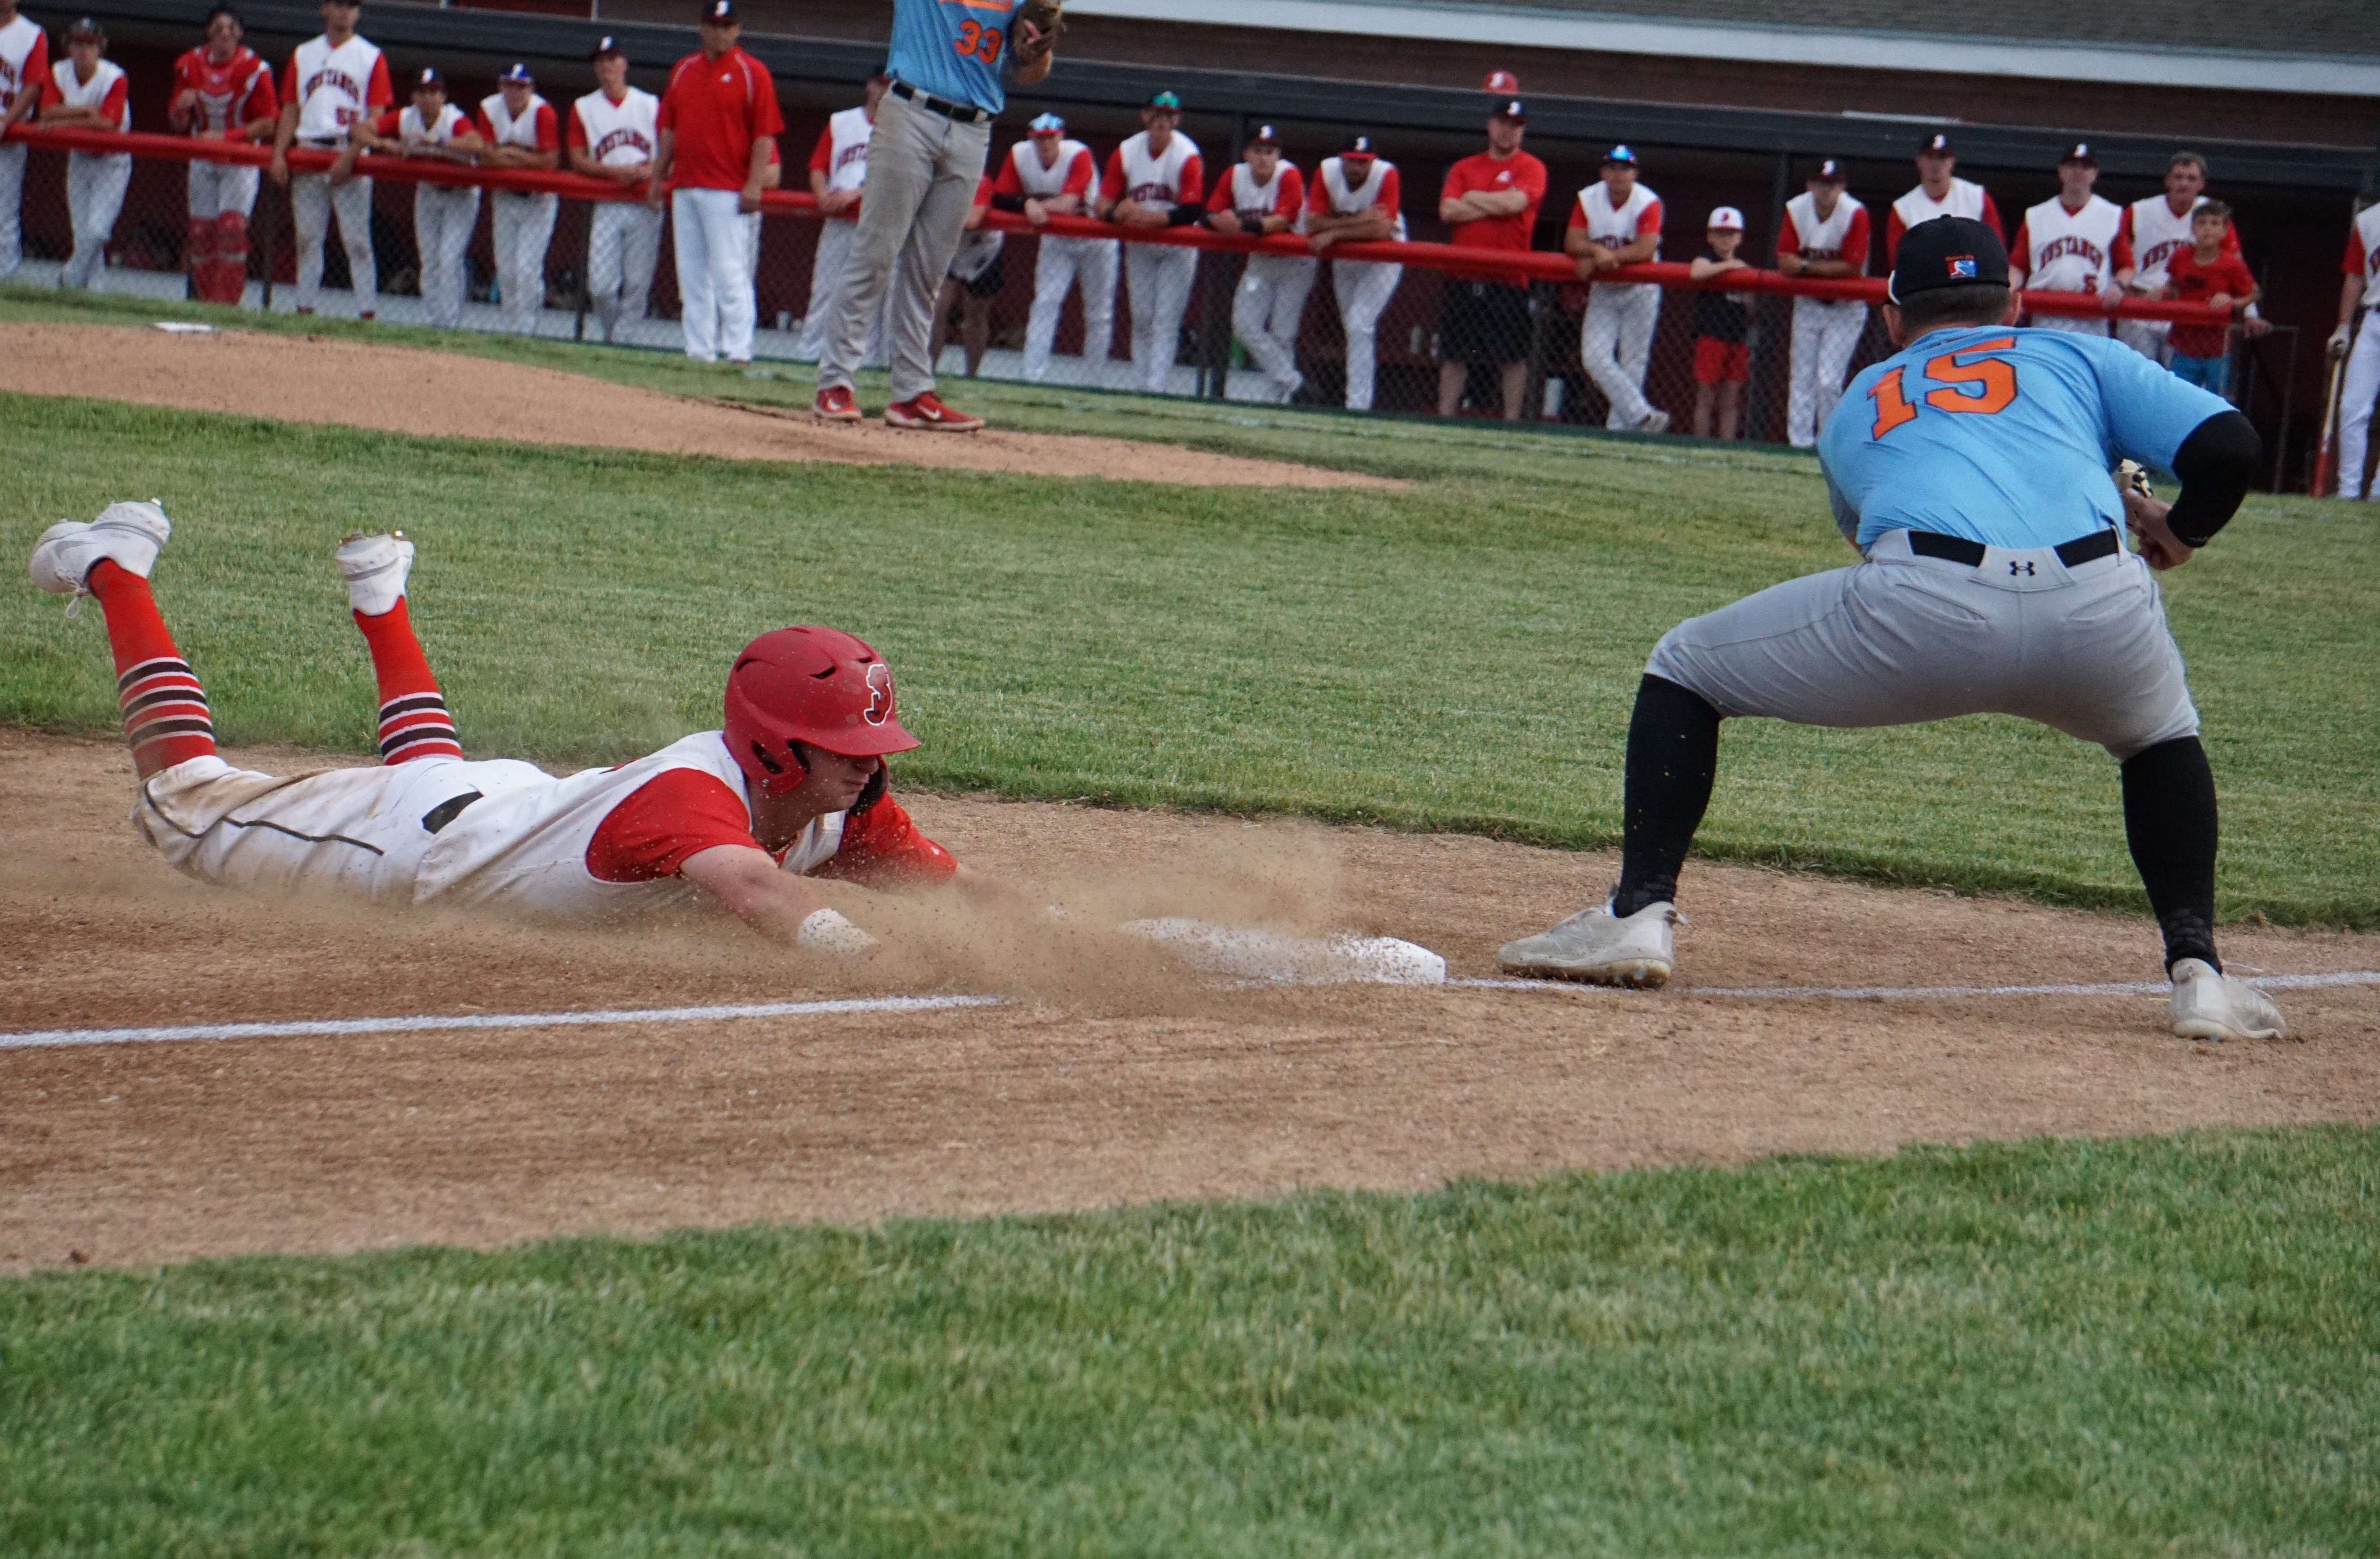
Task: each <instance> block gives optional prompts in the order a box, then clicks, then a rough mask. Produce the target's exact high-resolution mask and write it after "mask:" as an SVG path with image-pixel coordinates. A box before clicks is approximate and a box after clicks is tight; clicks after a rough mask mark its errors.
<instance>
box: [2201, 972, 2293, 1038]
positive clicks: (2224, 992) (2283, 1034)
mask: <svg viewBox="0 0 2380 1559" xmlns="http://www.w3.org/2000/svg"><path fill="white" fill-rule="evenodd" d="M2173 1031H2174V1033H2175V1034H2177V1035H2179V1036H2180V1038H2182V1039H2185V1040H2216V1041H2222V1040H2278V1039H2285V1038H2287V1037H2288V1035H2289V1022H2288V1020H2287V1019H2286V1018H2284V1017H2281V1009H2280V1008H2278V1007H2277V1006H2275V1005H2273V999H2272V998H2271V997H2270V996H2267V995H2265V993H2263V992H2262V991H2259V990H2257V989H2256V988H2255V987H2254V986H2253V985H2251V984H2249V983H2248V982H2247V981H2246V980H2234V979H2233V978H2232V977H2231V976H2229V975H2228V974H2222V973H2219V972H2217V971H2216V968H2215V966H2214V965H2212V964H2210V963H2207V962H2206V961H2205V960H2204V959H2203V958H2184V959H2183V960H2181V962H2180V963H2178V964H2176V965H2174V966H2173Z"/></svg>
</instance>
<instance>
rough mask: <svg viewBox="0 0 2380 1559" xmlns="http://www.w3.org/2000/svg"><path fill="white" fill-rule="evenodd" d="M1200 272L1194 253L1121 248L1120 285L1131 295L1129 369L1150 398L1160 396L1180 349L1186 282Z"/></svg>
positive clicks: (1155, 246)
mask: <svg viewBox="0 0 2380 1559" xmlns="http://www.w3.org/2000/svg"><path fill="white" fill-rule="evenodd" d="M1197 274H1198V251H1197V250H1195V249H1176V248H1174V247H1173V246H1172V245H1171V244H1127V245H1125V246H1124V254H1123V276H1124V285H1125V286H1126V287H1127V288H1129V289H1130V291H1131V294H1132V366H1133V373H1134V377H1135V380H1136V381H1137V383H1138V384H1139V385H1140V387H1141V388H1142V389H1143V390H1146V391H1147V392H1148V393H1149V394H1150V395H1153V396H1159V395H1163V394H1164V393H1165V391H1166V388H1167V386H1168V385H1169V384H1171V383H1172V378H1173V359H1174V358H1175V357H1176V356H1177V355H1179V353H1180V351H1181V348H1182V316H1183V315H1184V313H1186V312H1188V311H1189V308H1190V284H1191V282H1192V281H1193V280H1194V279H1196V276H1197Z"/></svg>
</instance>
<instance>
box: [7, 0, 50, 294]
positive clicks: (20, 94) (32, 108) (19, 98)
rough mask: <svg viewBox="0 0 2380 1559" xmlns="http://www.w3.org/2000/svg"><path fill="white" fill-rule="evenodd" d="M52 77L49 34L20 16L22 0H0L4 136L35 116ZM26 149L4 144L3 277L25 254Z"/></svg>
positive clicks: (15, 269) (13, 270) (9, 272)
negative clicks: (13, 127)
mask: <svg viewBox="0 0 2380 1559" xmlns="http://www.w3.org/2000/svg"><path fill="white" fill-rule="evenodd" d="M49 79H50V35H49V34H48V33H46V32H43V31H42V30H41V29H40V28H39V27H38V26H36V25H34V24H33V23H32V22H30V21H28V20H26V19H25V18H23V17H20V16H18V14H17V0H0V134H5V133H6V131H7V128H8V127H9V126H11V125H14V124H17V123H18V122H19V121H21V120H28V119H30V118H31V117H32V116H33V115H34V113H35V112H36V111H37V110H39V109H40V107H41V106H42V90H43V89H44V88H45V87H46V86H47V85H48V83H49ZM25 150H26V149H25V148H24V147H23V146H21V145H18V144H14V143H7V144H0V281H6V280H7V279H8V278H9V277H10V276H12V275H14V274H16V273H17V267H18V265H19V264H21V263H23V262H24V258H25V250H24V228H23V225H22V223H23V212H24V201H25Z"/></svg>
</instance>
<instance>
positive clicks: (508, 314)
mask: <svg viewBox="0 0 2380 1559" xmlns="http://www.w3.org/2000/svg"><path fill="white" fill-rule="evenodd" d="M491 203H492V210H491V212H490V213H489V214H490V215H491V217H492V219H493V220H492V222H491V223H490V226H491V227H492V229H493V231H494V235H495V240H496V292H497V294H498V295H499V296H500V297H501V298H503V300H504V328H505V329H506V330H509V331H511V332H512V333H513V334H514V335H536V334H537V320H538V316H539V315H540V313H542V312H544V311H545V251H546V249H547V247H548V246H549V245H551V244H552V243H553V219H554V218H555V217H556V216H557V215H559V214H561V212H562V197H561V196H559V195H542V194H540V195H531V194H524V193H522V192H521V191H519V190H517V189H499V190H497V191H496V192H495V194H494V196H493V198H492V202H491Z"/></svg>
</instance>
